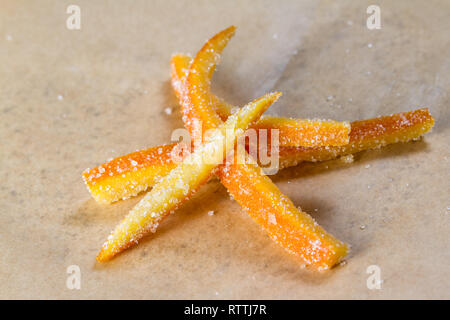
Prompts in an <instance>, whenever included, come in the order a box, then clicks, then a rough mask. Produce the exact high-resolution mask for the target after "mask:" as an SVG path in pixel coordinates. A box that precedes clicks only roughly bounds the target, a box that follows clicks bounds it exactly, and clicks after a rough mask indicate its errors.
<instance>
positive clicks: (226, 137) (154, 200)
mask: <svg viewBox="0 0 450 320" xmlns="http://www.w3.org/2000/svg"><path fill="white" fill-rule="evenodd" d="M279 96H280V94H279V93H274V94H267V95H265V96H264V97H262V98H260V99H258V100H255V101H253V102H252V103H250V104H249V105H247V106H245V107H244V108H242V109H241V110H240V111H239V112H238V113H237V114H236V115H233V116H232V117H229V119H228V120H227V121H226V122H225V123H224V124H223V125H221V126H220V127H219V128H218V130H217V131H216V132H215V134H213V135H211V136H209V137H208V138H207V139H205V142H204V143H203V144H202V145H201V146H200V147H199V148H197V149H196V150H195V151H194V152H193V153H192V154H190V155H189V156H187V157H186V158H185V159H184V160H183V161H182V162H181V163H180V164H179V165H178V166H176V167H175V168H174V169H173V170H172V171H170V172H169V174H168V175H166V176H164V177H163V178H162V179H161V180H160V181H159V182H158V183H157V184H156V185H155V186H154V187H153V189H152V190H151V191H150V192H149V193H147V195H145V196H144V198H143V199H142V200H141V201H140V202H139V203H138V204H137V205H136V206H135V207H134V208H133V209H132V210H131V211H130V213H129V214H128V215H127V216H126V217H125V219H124V220H123V221H122V222H121V223H120V224H119V225H118V226H117V227H116V229H115V230H114V231H113V233H112V234H111V236H110V237H109V238H108V240H107V241H106V242H105V244H104V245H103V247H102V249H101V251H100V253H99V255H98V256H97V260H98V261H106V260H109V259H111V258H112V257H113V256H114V255H116V254H117V253H119V252H121V251H122V250H124V249H126V248H128V247H130V246H132V245H133V244H135V243H137V242H138V240H139V239H141V238H142V237H143V236H144V235H145V234H147V233H149V232H155V231H156V229H157V227H158V226H159V224H160V223H161V221H162V220H163V219H164V218H166V217H167V216H168V215H169V214H170V213H172V212H174V211H175V210H176V209H177V208H178V206H179V205H181V204H182V203H183V202H184V201H186V200H187V199H188V198H189V197H190V196H191V195H192V194H193V193H194V192H195V191H196V190H197V189H198V188H199V187H200V186H201V185H202V184H203V183H204V182H206V181H207V180H208V178H209V176H210V175H211V174H212V170H213V169H214V168H215V167H217V165H218V164H220V163H222V161H223V159H224V157H225V155H226V151H227V150H230V149H231V148H233V146H234V144H235V142H236V139H237V137H238V136H239V135H240V134H242V133H243V131H244V130H245V129H246V128H247V127H248V125H249V124H250V123H251V122H253V121H254V120H255V119H258V118H259V117H260V115H261V114H262V113H263V112H264V111H265V110H266V109H267V108H268V106H269V105H270V104H272V103H273V102H274V101H275V100H277V99H278V97H279Z"/></svg>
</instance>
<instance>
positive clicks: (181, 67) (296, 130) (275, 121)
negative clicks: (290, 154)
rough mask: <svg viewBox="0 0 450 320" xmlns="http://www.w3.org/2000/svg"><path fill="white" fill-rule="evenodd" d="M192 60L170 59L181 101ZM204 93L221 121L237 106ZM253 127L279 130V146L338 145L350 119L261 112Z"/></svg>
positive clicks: (343, 139) (346, 134)
mask: <svg viewBox="0 0 450 320" xmlns="http://www.w3.org/2000/svg"><path fill="white" fill-rule="evenodd" d="M191 62H192V59H191V58H190V57H189V56H186V55H183V54H176V55H174V56H172V59H171V74H172V76H171V82H172V87H173V89H174V91H175V94H176V95H177V97H178V99H179V101H181V102H182V101H184V100H183V99H184V98H183V97H184V96H186V94H185V91H186V87H185V80H186V78H187V76H188V71H189V67H190V65H191ZM208 75H209V78H208V81H210V80H211V76H212V73H211V72H208ZM207 96H208V98H209V102H210V104H211V106H212V108H213V110H214V111H215V113H216V114H217V115H218V116H219V117H220V119H221V120H223V121H225V120H226V119H227V118H228V117H229V116H230V114H231V113H232V110H233V109H235V108H236V107H234V106H232V105H230V104H228V103H227V102H226V101H224V100H222V99H220V98H219V97H217V96H216V95H214V94H212V93H210V92H208V93H207ZM186 117H187V118H189V114H186ZM187 124H189V125H190V121H187ZM252 128H254V129H257V130H260V129H267V130H269V132H270V130H271V129H275V130H279V140H280V141H279V142H280V146H293V147H297V146H303V147H315V146H340V145H346V144H348V143H349V133H350V123H349V122H347V121H334V120H308V119H291V118H281V117H269V116H263V117H261V119H260V120H259V121H257V122H256V123H255V124H254V125H253V126H252Z"/></svg>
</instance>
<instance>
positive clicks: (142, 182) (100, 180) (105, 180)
mask: <svg viewBox="0 0 450 320" xmlns="http://www.w3.org/2000/svg"><path fill="white" fill-rule="evenodd" d="M175 146H176V144H170V145H162V146H158V147H153V148H149V149H146V150H140V151H136V152H133V153H130V154H127V155H125V156H122V157H117V158H115V159H112V160H111V161H108V162H106V163H104V164H102V165H100V166H98V167H96V168H93V169H86V170H85V171H84V172H83V175H82V176H83V180H84V182H85V184H86V187H87V188H88V190H89V192H90V193H91V195H92V197H93V198H94V199H95V200H96V201H97V202H99V203H111V202H114V201H118V200H121V199H127V198H129V197H132V196H135V195H137V194H138V193H139V192H141V191H144V190H146V189H147V188H148V187H149V186H152V185H154V184H155V183H156V182H157V181H158V180H159V179H161V178H162V177H163V176H165V175H166V174H167V173H169V171H170V170H172V169H173V168H175V163H174V162H173V161H172V156H171V153H172V150H173V149H174V147H175Z"/></svg>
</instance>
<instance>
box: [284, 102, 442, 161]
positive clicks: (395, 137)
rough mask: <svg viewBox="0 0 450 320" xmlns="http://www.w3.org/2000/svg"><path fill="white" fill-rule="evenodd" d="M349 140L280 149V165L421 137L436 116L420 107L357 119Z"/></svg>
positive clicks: (379, 146) (342, 154)
mask: <svg viewBox="0 0 450 320" xmlns="http://www.w3.org/2000/svg"><path fill="white" fill-rule="evenodd" d="M351 126H352V129H351V131H350V143H349V144H348V145H345V146H339V147H336V146H334V147H333V146H329V147H314V148H303V147H284V148H280V150H279V152H280V153H279V156H280V167H281V168H286V167H291V166H295V165H297V164H298V163H300V162H302V161H310V162H315V161H325V160H332V159H336V158H337V157H340V156H345V155H348V154H353V153H357V152H360V151H364V150H369V149H377V148H381V147H384V146H386V145H389V144H393V143H397V142H408V141H411V140H417V139H419V138H420V137H421V136H422V135H423V134H425V133H427V132H428V131H430V130H431V129H432V128H433V126H434V118H433V116H432V115H431V114H430V112H429V111H428V109H426V108H424V109H417V110H414V111H410V112H401V113H396V114H392V115H390V116H381V117H378V118H373V119H368V120H362V121H354V122H352V123H351Z"/></svg>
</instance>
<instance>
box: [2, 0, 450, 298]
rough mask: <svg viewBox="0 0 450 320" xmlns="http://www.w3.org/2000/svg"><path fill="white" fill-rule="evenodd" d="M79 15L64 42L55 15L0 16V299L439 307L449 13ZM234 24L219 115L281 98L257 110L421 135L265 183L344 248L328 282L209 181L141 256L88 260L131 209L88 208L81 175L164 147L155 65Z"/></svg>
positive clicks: (441, 6) (53, 9)
mask: <svg viewBox="0 0 450 320" xmlns="http://www.w3.org/2000/svg"><path fill="white" fill-rule="evenodd" d="M76 2H77V5H78V6H79V7H80V9H81V25H80V26H81V29H79V30H69V29H68V28H67V19H68V18H69V16H70V15H71V14H68V13H66V10H67V7H68V6H69V5H70V4H72V2H70V1H46V0H43V1H36V2H32V1H17V0H14V1H13V0H10V1H6V0H5V1H2V3H1V5H0V6H1V10H0V62H1V64H2V67H1V68H0V97H1V105H0V115H1V116H0V124H1V125H0V137H1V148H0V152H1V157H0V181H1V184H0V188H1V194H2V196H1V197H0V208H1V215H0V251H1V252H2V255H1V259H0V283H1V286H0V298H3V299H5V298H14V299H16V298H26V299H28V298H39V299H43V298H52V299H53V298H64V299H80V298H88V299H91V298H138V299H139V298H150V299H165V298H176V299H178V298H195V299H197V298H212V299H228V298H232V299H299V298H306V299H322V298H356V299H378V298H449V293H450V292H449V279H450V272H449V268H448V266H449V263H450V253H449V250H448V245H449V218H450V217H449V212H450V208H449V206H450V202H449V201H450V200H449V190H450V188H449V187H450V184H449V176H448V172H449V163H450V162H449V161H450V160H449V157H450V153H449V146H448V141H449V132H450V131H449V126H448V123H449V122H450V113H449V94H448V88H449V87H450V58H449V56H448V53H449V52H450V37H449V34H448V32H447V31H448V30H450V20H449V19H448V16H449V14H450V3H449V2H448V1H444V0H442V1H431V2H430V1H406V0H404V1H377V3H376V4H377V5H378V6H379V7H380V9H381V28H380V29H377V30H369V29H368V28H367V26H366V20H367V18H368V17H369V14H367V13H366V9H367V7H368V6H369V5H371V4H373V3H372V2H373V1H344V0H341V1H331V0H330V1H298V0H296V1H283V2H280V3H279V2H275V1H251V2H250V1H249V2H245V1H170V2H169V1H105V0H101V1H100V0H99V1H76ZM232 24H234V25H236V26H237V27H238V30H237V34H236V36H235V37H234V38H233V40H232V41H231V42H230V44H229V45H228V47H227V49H226V50H225V52H224V55H223V63H222V64H221V65H220V67H219V68H218V71H217V74H216V75H215V76H214V79H213V89H214V92H215V93H217V94H218V95H220V96H222V97H224V98H225V99H227V100H228V101H230V102H232V103H235V104H238V105H243V104H245V103H246V102H248V101H249V100H251V99H253V98H256V97H258V96H260V95H261V94H263V93H264V92H267V91H271V90H280V91H282V92H283V93H284V95H283V97H282V99H280V101H279V102H277V103H276V105H274V106H273V107H272V108H271V109H270V110H269V111H268V113H270V114H278V115H283V116H296V117H303V118H308V117H309V118H327V119H328V118H329V119H337V120H358V119H365V118H371V117H375V116H377V115H381V114H391V113H394V112H401V111H409V110H413V109H417V108H420V107H429V108H430V111H431V113H432V114H433V116H434V117H435V118H436V126H435V128H434V129H433V131H432V132H431V133H429V134H427V135H426V136H425V138H424V139H422V140H420V141H418V142H411V143H407V144H397V145H391V146H388V147H386V148H383V149H380V150H375V151H368V152H362V153H360V154H357V155H356V156H355V161H354V162H353V163H351V164H348V163H345V162H343V161H341V160H336V161H329V162H324V163H317V164H302V165H299V166H298V167H295V168H291V169H287V170H283V171H282V172H280V173H279V174H278V175H276V176H274V177H273V179H274V181H275V182H276V184H277V185H278V186H279V187H280V188H281V190H282V191H284V192H285V193H286V194H287V195H288V196H289V197H290V198H291V199H292V201H293V202H294V203H295V204H296V205H298V206H301V207H302V208H303V210H304V211H306V212H308V213H310V214H311V215H313V216H314V218H316V219H317V221H318V222H319V223H320V224H321V225H323V226H324V227H325V229H326V230H328V231H329V232H331V233H332V234H334V235H335V236H336V237H338V238H339V239H342V240H344V241H346V242H347V243H349V244H350V245H351V246H352V251H351V254H350V255H349V256H348V257H347V259H346V264H344V265H340V266H338V267H336V268H334V269H333V270H331V271H328V272H323V273H318V272H316V271H314V270H313V269H311V268H308V267H306V268H302V267H301V265H302V263H301V261H299V259H297V258H295V257H293V256H291V255H289V254H288V253H287V252H285V251H284V250H283V249H282V248H281V247H279V246H278V245H277V244H275V243H274V242H272V241H271V240H270V239H269V237H268V236H267V235H266V234H265V232H264V231H262V230H261V229H260V227H259V226H258V225H257V224H256V223H254V222H253V220H252V219H250V218H249V217H248V215H247V214H246V213H245V212H243V210H242V209H241V208H240V206H239V205H238V204H237V203H236V202H235V201H232V200H230V198H229V196H228V194H227V192H226V190H225V188H224V187H223V186H221V185H220V184H219V183H218V182H217V181H213V182H210V183H208V184H207V185H206V186H205V187H204V188H202V189H201V191H200V192H199V193H198V194H197V195H196V196H195V197H194V199H192V200H191V201H189V202H188V203H186V204H185V205H184V206H183V207H182V208H181V209H180V210H178V211H177V212H176V214H174V215H173V216H171V217H170V218H169V219H168V220H166V221H165V222H164V223H163V225H162V226H161V228H160V229H159V230H158V231H157V232H156V233H155V234H153V235H151V236H149V237H147V238H145V240H143V241H142V242H141V243H140V244H139V245H138V246H136V247H134V248H133V249H130V250H127V251H126V252H124V253H123V254H121V255H119V256H118V257H117V258H116V259H114V260H112V261H111V262H108V263H104V264H98V263H96V261H95V257H96V255H97V253H98V251H99V249H100V246H101V245H102V243H103V242H104V240H105V239H106V237H107V235H108V234H109V232H110V231H111V230H112V229H113V228H114V226H115V225H116V224H117V223H119V222H120V220H121V219H122V218H123V217H124V216H125V215H126V214H127V213H128V210H129V209H131V208H132V207H133V205H134V204H135V203H137V202H138V201H139V199H140V198H141V197H142V196H140V197H136V198H133V199H130V200H126V201H121V202H118V203H116V204H113V205H99V204H97V203H96V202H95V201H94V200H93V199H92V198H91V197H90V195H89V193H88V192H87V190H86V188H85V186H84V184H83V181H82V179H81V172H82V171H83V170H84V169H85V168H87V167H94V166H97V165H99V164H100V163H102V162H104V161H106V160H107V159H108V158H111V157H116V156H119V155H122V154H126V153H129V152H132V151H135V150H137V149H142V148H146V147H149V146H154V145H158V144H162V143H169V142H170V137H171V133H172V131H173V130H174V129H176V128H182V127H183V124H182V121H181V116H180V112H179V107H178V105H177V101H176V99H175V96H174V94H173V92H172V89H171V87H170V84H169V71H170V69H169V59H170V57H171V55H172V54H173V53H176V52H186V53H191V54H195V52H196V51H197V50H198V49H199V48H200V47H201V45H202V44H203V42H204V41H205V40H206V39H207V38H209V37H211V36H212V35H213V34H215V33H216V32H218V31H220V30H221V29H223V28H225V27H227V26H229V25H232ZM166 108H171V109H172V110H173V112H172V114H170V115H168V114H166V112H165V111H164V110H165V109H166ZM211 210H212V211H214V215H209V214H208V212H209V211H211ZM70 266H76V267H75V268H77V267H78V268H79V270H80V274H81V279H80V284H81V287H80V289H79V290H77V289H76V288H75V289H70V287H71V285H70V284H71V282H70V279H71V278H70V276H71V274H70V272H74V271H73V270H74V269H73V268H74V267H70ZM370 266H376V267H375V268H378V269H377V270H378V271H379V276H380V280H381V282H380V284H381V285H380V288H379V289H376V288H373V286H371V285H370V283H372V282H371V281H372V280H373V278H370V277H371V276H374V273H372V274H369V273H367V272H368V271H369V272H373V270H374V269H373V268H374V267H370ZM368 268H369V269H368ZM68 272H69V273H68ZM68 279H69V281H68ZM368 283H369V285H368Z"/></svg>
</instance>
